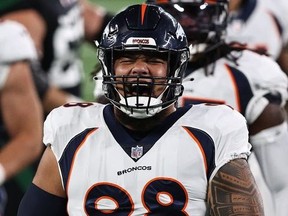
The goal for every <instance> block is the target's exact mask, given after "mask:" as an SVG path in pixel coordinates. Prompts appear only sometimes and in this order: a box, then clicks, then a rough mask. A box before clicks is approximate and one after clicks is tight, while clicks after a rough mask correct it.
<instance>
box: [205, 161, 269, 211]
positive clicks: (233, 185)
mask: <svg viewBox="0 0 288 216" xmlns="http://www.w3.org/2000/svg"><path fill="white" fill-rule="evenodd" d="M208 202H209V205H210V215H211V216H232V215H233V216H240V215H241V216H263V215H264V210H263V203H262V199H261V195H260V192H259V190H258V187H257V186H256V183H255V179H254V177H253V175H252V173H251V171H250V168H249V165H248V163H247V161H246V160H243V159H236V160H233V161H230V162H229V163H227V164H225V165H224V166H223V167H222V168H220V170H219V171H218V172H217V173H216V175H215V176H214V178H213V180H212V182H211V183H210V185H209V192H208Z"/></svg>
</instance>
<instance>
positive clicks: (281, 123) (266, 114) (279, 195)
mask: <svg viewBox="0 0 288 216" xmlns="http://www.w3.org/2000/svg"><path fill="white" fill-rule="evenodd" d="M152 2H154V3H155V1H152ZM156 3H157V4H158V5H160V6H162V7H163V8H164V9H165V10H166V11H168V12H170V13H171V14H172V15H173V16H174V17H176V19H177V20H178V21H179V22H180V24H181V25H182V26H183V28H184V31H185V32H186V34H187V38H188V40H189V43H190V44H191V53H192V55H191V58H190V61H189V63H188V66H187V70H186V72H185V78H184V81H183V85H184V92H183V96H182V97H181V98H180V100H179V104H180V105H181V106H184V105H185V104H189V103H193V104H197V103H204V102H208V103H213V104H228V105H230V106H232V107H233V108H234V109H236V110H237V111H239V112H241V113H242V114H243V116H245V118H246V120H247V123H248V126H249V134H250V138H249V139H250V142H251V144H252V146H253V150H254V152H255V155H256V158H257V159H258V161H259V165H260V167H261V170H262V173H263V175H264V177H265V180H266V183H267V186H268V187H269V189H270V191H271V193H272V202H273V201H274V204H275V210H276V212H275V213H272V214H271V215H277V216H280V215H281V216H284V215H287V212H288V206H287V202H288V174H285V173H283V170H284V169H285V166H286V165H285V164H288V158H287V157H286V155H287V153H288V142H287V140H288V129H287V122H286V121H285V111H284V108H283V107H284V105H285V103H286V100H287V85H288V81H287V77H286V75H285V73H284V72H283V71H282V70H281V69H280V68H279V66H278V64H277V63H276V62H275V61H274V60H272V59H271V58H269V57H267V56H265V55H260V54H257V53H255V52H252V51H249V50H243V47H242V46H241V44H237V43H234V44H227V43H226V42H225V39H226V26H227V19H228V0H214V1H206V0H205V1H204V0H203V1H202V0H200V1H198V0H186V1H184V0H183V1H181V0H174V1H157V0H156ZM192 78H193V79H194V81H193V82H191V79H192ZM264 203H265V202H264ZM266 210H267V212H271V209H268V208H267V209H266ZM272 210H273V209H272ZM267 215H269V214H267Z"/></svg>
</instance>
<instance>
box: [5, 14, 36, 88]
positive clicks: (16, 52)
mask: <svg viewBox="0 0 288 216" xmlns="http://www.w3.org/2000/svg"><path fill="white" fill-rule="evenodd" d="M0 47H1V48H0V89H1V88H2V87H3V85H4V84H5V82H6V78H7V76H8V73H9V64H10V63H12V62H15V61H21V60H33V59H36V58H37V52H36V49H35V46H34V43H33V41H32V39H31V37H30V35H29V33H28V31H27V30H26V28H25V27H24V26H22V25H21V24H20V23H18V22H15V21H11V20H4V21H0Z"/></svg>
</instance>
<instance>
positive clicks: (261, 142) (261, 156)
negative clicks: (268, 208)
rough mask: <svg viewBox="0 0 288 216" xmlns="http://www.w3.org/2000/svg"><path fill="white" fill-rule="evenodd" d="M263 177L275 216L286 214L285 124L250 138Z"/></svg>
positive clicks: (287, 151)
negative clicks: (271, 198)
mask: <svg viewBox="0 0 288 216" xmlns="http://www.w3.org/2000/svg"><path fill="white" fill-rule="evenodd" d="M250 142H251V144H252V146H253V149H254V151H255V155H256V157H257V159H258V161H259V165H260V167H261V170H262V172H263V176H264V178H265V181H266V183H267V186H268V187H269V189H270V191H271V194H272V196H273V200H274V205H275V211H276V212H275V214H274V215H277V216H287V213H288V172H287V171H285V170H287V165H288V128H287V122H286V121H285V122H283V123H282V124H280V125H278V126H275V127H272V128H268V129H265V130H263V131H261V132H260V133H258V134H256V135H253V136H250Z"/></svg>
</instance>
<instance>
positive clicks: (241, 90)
mask: <svg viewBox="0 0 288 216" xmlns="http://www.w3.org/2000/svg"><path fill="white" fill-rule="evenodd" d="M228 67H229V69H230V70H231V74H232V76H233V77H234V80H235V83H236V87H237V90H238V95H239V97H240V110H239V112H241V114H242V115H244V116H245V113H246V109H247V105H248V103H249V101H250V100H251V98H252V97H253V96H254V94H253V91H252V89H251V86H250V83H249V81H248V79H247V77H246V76H245V74H244V73H243V72H241V71H240V70H238V69H236V68H234V67H231V66H229V65H228ZM252 72H253V71H252Z"/></svg>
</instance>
